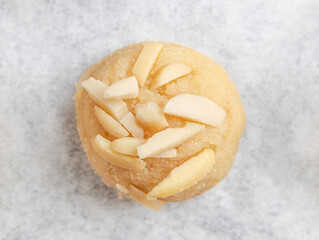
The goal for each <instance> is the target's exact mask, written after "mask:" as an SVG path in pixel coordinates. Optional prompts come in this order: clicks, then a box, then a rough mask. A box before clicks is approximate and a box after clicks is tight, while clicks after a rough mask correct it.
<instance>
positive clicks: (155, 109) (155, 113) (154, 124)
mask: <svg viewBox="0 0 319 240" xmlns="http://www.w3.org/2000/svg"><path fill="white" fill-rule="evenodd" d="M136 120H137V121H138V122H139V123H140V124H141V125H142V126H143V127H144V128H148V129H152V130H154V131H160V130H162V129H164V128H166V127H168V123H167V121H166V118H165V115H164V114H163V112H162V109H161V108H160V107H159V106H158V105H157V104H156V103H155V102H148V103H145V104H137V105H136Z"/></svg>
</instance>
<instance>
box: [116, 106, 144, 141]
mask: <svg viewBox="0 0 319 240" xmlns="http://www.w3.org/2000/svg"><path fill="white" fill-rule="evenodd" d="M120 122H121V123H122V124H123V126H124V127H125V128H126V129H127V130H128V131H129V132H130V133H131V134H132V136H133V137H136V138H144V130H143V128H141V127H140V125H138V123H137V122H136V120H135V117H134V115H133V113H131V112H129V113H127V114H126V115H125V116H124V117H123V118H122V119H121V120H120Z"/></svg>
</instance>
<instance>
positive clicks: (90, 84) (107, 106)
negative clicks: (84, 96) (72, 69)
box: [81, 77, 129, 120]
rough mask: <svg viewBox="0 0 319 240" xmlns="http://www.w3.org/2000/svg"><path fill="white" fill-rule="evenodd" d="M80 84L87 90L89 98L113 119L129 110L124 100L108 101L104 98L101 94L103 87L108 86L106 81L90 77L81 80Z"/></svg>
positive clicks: (119, 117)
mask: <svg viewBox="0 0 319 240" xmlns="http://www.w3.org/2000/svg"><path fill="white" fill-rule="evenodd" d="M81 85H82V86H83V87H84V89H85V90H86V91H87V93H88V94H89V96H90V98H91V99H92V100H93V101H94V102H95V103H96V104H97V105H99V106H100V107H101V108H103V109H104V110H105V111H106V112H107V113H109V114H110V115H111V116H112V117H114V118H115V119H117V120H120V119H121V118H122V117H123V116H124V115H125V114H127V113H128V112H129V111H128V108H127V106H126V103H125V102H124V101H122V100H112V101H110V100H106V99H104V97H103V94H104V91H105V89H106V88H107V87H108V86H107V84H106V83H104V82H101V81H99V80H96V79H95V78H93V77H90V78H89V79H88V80H85V81H83V82H82V83H81Z"/></svg>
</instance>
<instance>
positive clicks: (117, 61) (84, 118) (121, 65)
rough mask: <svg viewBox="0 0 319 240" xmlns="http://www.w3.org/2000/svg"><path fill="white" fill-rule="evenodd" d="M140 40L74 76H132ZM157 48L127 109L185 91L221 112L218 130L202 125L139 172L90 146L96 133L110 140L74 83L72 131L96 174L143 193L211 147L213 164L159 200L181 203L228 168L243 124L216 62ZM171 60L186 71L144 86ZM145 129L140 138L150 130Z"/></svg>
mask: <svg viewBox="0 0 319 240" xmlns="http://www.w3.org/2000/svg"><path fill="white" fill-rule="evenodd" d="M143 44H144V43H139V44H134V45H129V46H127V47H125V48H123V49H120V50H117V51H115V52H114V53H113V54H111V55H110V56H107V57H105V58H104V59H102V60H101V61H100V62H99V63H97V64H95V65H93V66H92V67H90V68H89V69H88V70H87V71H86V72H85V73H84V74H83V75H82V76H81V79H80V82H81V81H84V80H86V79H88V78H89V77H91V76H92V77H94V78H95V79H98V80H101V81H103V82H106V83H107V84H109V85H110V84H112V83H114V82H116V81H118V80H121V79H123V78H127V77H129V76H132V73H131V70H132V68H133V66H134V64H135V61H136V59H137V57H138V55H139V53H140V51H141V50H142V48H143ZM163 45H164V46H163V49H162V50H161V52H160V54H159V56H158V58H157V60H156V62H155V64H154V66H153V68H152V70H151V72H150V74H149V77H148V79H147V80H146V83H145V86H143V87H140V93H139V96H138V97H137V98H135V99H125V100H124V101H125V102H126V103H127V105H128V108H129V110H130V111H131V112H133V113H134V114H135V106H136V104H138V103H147V102H149V101H154V102H156V103H157V104H158V105H159V106H160V107H163V106H164V105H165V103H166V102H167V101H168V100H169V99H170V98H171V97H173V96H176V95H179V94H182V93H190V94H195V95H201V96H204V97H207V98H209V99H211V100H213V101H214V102H216V103H217V104H218V105H220V106H221V107H223V108H224V109H225V110H226V118H225V120H224V122H223V124H222V125H221V127H219V128H215V127H211V126H207V125H206V131H204V132H203V133H200V134H198V135H197V136H195V137H193V138H192V139H190V140H188V141H187V142H185V143H183V144H182V145H180V146H178V147H177V151H178V152H177V154H178V155H177V157H175V158H168V159H163V158H162V159H159V158H156V159H155V158H146V159H144V161H145V162H146V163H147V166H146V168H145V169H144V170H143V171H132V170H127V169H123V168H120V167H117V166H114V165H112V164H109V163H108V162H106V161H105V160H103V159H102V158H101V157H100V156H99V155H98V154H97V153H96V152H95V151H94V149H93V147H92V145H91V140H92V138H93V137H95V135H97V134H101V135H102V136H104V137H106V138H107V139H109V140H111V141H112V140H114V139H115V137H113V136H111V135H110V134H108V133H107V132H105V130H104V129H103V128H102V126H100V124H99V123H98V121H97V119H96V117H95V114H94V105H95V104H94V102H93V101H92V100H91V99H90V97H89V96H88V94H87V93H86V91H85V90H84V89H83V88H82V87H81V86H80V84H77V89H76V93H75V95H74V99H75V103H76V113H77V129H78V132H79V135H80V138H81V141H82V146H83V149H84V151H85V153H86V155H87V157H88V159H89V161H90V163H91V165H92V167H93V168H94V170H95V171H96V173H97V174H99V175H100V176H101V178H102V180H103V181H104V183H105V184H107V185H108V186H110V187H113V188H115V185H116V184H121V185H122V186H125V187H127V188H128V187H129V184H133V185H135V186H136V187H138V188H139V189H141V190H142V191H144V192H149V191H150V190H151V189H152V188H153V187H154V186H155V185H156V184H157V183H159V182H160V181H161V180H162V179H164V178H165V177H166V176H167V175H168V174H169V172H170V171H171V170H173V169H174V168H175V167H177V166H179V165H180V164H181V163H183V162H184V161H186V160H187V159H189V158H190V157H192V156H194V155H196V154H197V153H199V152H200V151H201V150H203V149H204V148H209V147H210V148H212V149H214V151H215V153H216V164H215V165H214V167H213V169H212V171H211V172H210V173H209V174H208V175H207V176H206V177H205V178H203V179H202V180H201V181H199V182H198V183H197V184H196V185H194V186H192V187H190V188H188V189H186V190H184V191H183V192H180V193H178V194H175V195H173V196H171V197H168V198H165V199H164V200H166V201H183V200H186V199H189V198H192V197H194V196H197V195H199V194H201V193H203V192H205V191H206V190H208V189H210V188H212V187H214V186H215V185H216V184H217V183H218V182H219V181H220V180H221V179H223V178H224V177H225V176H226V175H227V173H228V172H229V170H230V168H231V166H232V164H233V161H234V158H235V155H236V152H237V148H238V142H239V138H240V136H241V134H242V132H243V129H244V125H245V115H244V109H243V106H242V103H241V100H240V97H239V94H238V92H237V90H236V87H235V85H234V84H233V83H232V82H231V80H230V79H229V78H228V76H227V74H226V72H225V70H224V69H223V68H222V67H221V66H220V65H219V64H217V63H216V62H214V61H213V60H211V59H210V58H208V57H206V56H204V55H203V54H201V53H199V52H197V51H195V50H193V49H190V48H188V47H184V46H181V45H178V44H174V43H165V42H163ZM171 63H184V64H186V65H188V66H190V67H191V68H192V70H193V71H192V72H191V73H190V74H188V75H186V76H184V77H182V78H180V79H177V80H175V81H173V82H171V83H169V84H167V85H165V86H163V87H161V88H159V89H156V90H154V91H151V90H149V85H150V82H151V80H152V78H153V77H154V74H155V73H156V72H157V71H159V70H161V69H162V68H163V67H165V66H166V65H168V64H171ZM166 119H167V121H168V123H169V126H170V127H181V126H183V124H184V123H185V121H184V120H182V119H181V118H177V117H172V116H167V115H166ZM144 130H145V138H148V137H150V136H152V135H153V134H154V132H152V131H151V130H148V129H144Z"/></svg>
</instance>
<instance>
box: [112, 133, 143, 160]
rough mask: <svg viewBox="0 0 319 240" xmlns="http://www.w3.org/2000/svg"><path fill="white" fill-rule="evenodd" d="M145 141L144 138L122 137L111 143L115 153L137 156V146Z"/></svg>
mask: <svg viewBox="0 0 319 240" xmlns="http://www.w3.org/2000/svg"><path fill="white" fill-rule="evenodd" d="M145 141H146V140H145V139H144V138H135V137H122V138H118V139H116V140H114V141H113V142H111V148H112V150H113V151H115V152H119V153H123V154H127V155H131V156H137V146H138V145H141V144H143V143H145Z"/></svg>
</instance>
